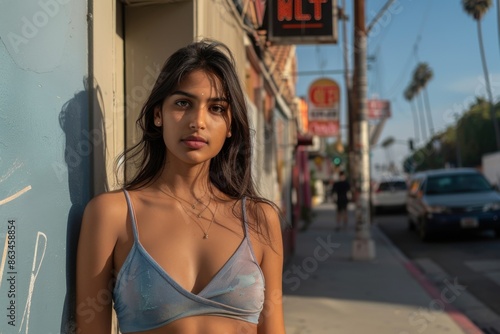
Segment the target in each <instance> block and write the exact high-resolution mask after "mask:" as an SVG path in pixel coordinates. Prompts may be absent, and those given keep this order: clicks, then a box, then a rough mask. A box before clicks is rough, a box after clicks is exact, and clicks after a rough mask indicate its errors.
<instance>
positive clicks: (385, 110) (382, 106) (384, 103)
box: [366, 99, 391, 119]
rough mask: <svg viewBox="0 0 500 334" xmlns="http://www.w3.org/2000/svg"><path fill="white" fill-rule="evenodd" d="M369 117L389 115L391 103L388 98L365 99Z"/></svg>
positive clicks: (376, 117)
mask: <svg viewBox="0 0 500 334" xmlns="http://www.w3.org/2000/svg"><path fill="white" fill-rule="evenodd" d="M366 106H367V109H368V118H369V119H381V118H389V117H391V103H390V102H389V100H379V99H370V100H367V101H366Z"/></svg>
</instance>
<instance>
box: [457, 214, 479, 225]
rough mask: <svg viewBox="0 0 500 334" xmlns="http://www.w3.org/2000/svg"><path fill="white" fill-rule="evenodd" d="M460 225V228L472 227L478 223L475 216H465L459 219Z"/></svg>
mask: <svg viewBox="0 0 500 334" xmlns="http://www.w3.org/2000/svg"><path fill="white" fill-rule="evenodd" d="M460 225H461V226H462V228H473V227H477V226H478V225H479V222H478V221H477V218H474V217H465V218H462V219H461V220H460Z"/></svg>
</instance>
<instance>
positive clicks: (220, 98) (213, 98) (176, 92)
mask: <svg viewBox="0 0 500 334" xmlns="http://www.w3.org/2000/svg"><path fill="white" fill-rule="evenodd" d="M172 95H184V96H186V97H189V98H191V99H197V98H198V97H197V96H196V95H194V94H191V93H188V92H185V91H182V90H176V91H175V92H173V93H172ZM208 100H209V101H210V102H226V103H227V102H229V101H228V99H226V98H225V97H212V98H210V99H208Z"/></svg>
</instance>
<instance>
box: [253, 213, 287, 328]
mask: <svg viewBox="0 0 500 334" xmlns="http://www.w3.org/2000/svg"><path fill="white" fill-rule="evenodd" d="M261 206H262V209H263V211H264V216H265V219H266V225H267V227H266V228H264V230H266V229H267V230H268V231H269V241H270V243H269V241H268V242H267V243H266V244H265V246H264V253H263V258H262V263H261V269H262V272H263V273H264V278H265V282H266V290H265V296H264V297H265V301H264V309H263V310H262V313H261V317H260V321H259V326H258V334H285V325H284V320H283V302H282V294H283V292H282V277H283V239H282V234H281V224H280V220H279V217H278V214H277V213H276V211H275V210H274V209H273V208H272V207H271V206H270V205H267V204H261Z"/></svg>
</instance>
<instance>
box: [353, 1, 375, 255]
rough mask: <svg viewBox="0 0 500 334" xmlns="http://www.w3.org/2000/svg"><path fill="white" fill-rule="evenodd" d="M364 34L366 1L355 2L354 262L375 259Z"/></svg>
mask: <svg viewBox="0 0 500 334" xmlns="http://www.w3.org/2000/svg"><path fill="white" fill-rule="evenodd" d="M366 53H367V30H366V27H365V0H354V78H353V79H354V80H353V88H354V89H353V93H354V95H355V96H354V98H355V99H354V102H355V103H354V107H355V108H354V111H355V114H354V124H353V125H354V126H353V130H354V150H355V160H356V163H355V170H356V173H355V177H356V182H355V185H354V186H355V192H356V193H357V196H356V237H355V239H354V242H353V245H352V257H353V259H354V260H370V259H373V258H374V257H375V243H374V242H373V239H372V238H371V233H370V139H369V133H368V109H367V104H366V96H367V86H368V85H367V75H366V74H367V73H366V72H367V62H366Z"/></svg>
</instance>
